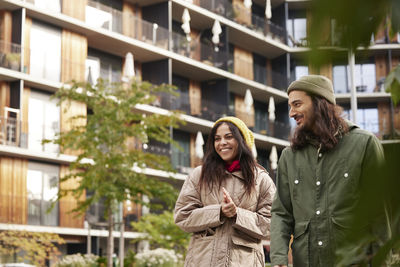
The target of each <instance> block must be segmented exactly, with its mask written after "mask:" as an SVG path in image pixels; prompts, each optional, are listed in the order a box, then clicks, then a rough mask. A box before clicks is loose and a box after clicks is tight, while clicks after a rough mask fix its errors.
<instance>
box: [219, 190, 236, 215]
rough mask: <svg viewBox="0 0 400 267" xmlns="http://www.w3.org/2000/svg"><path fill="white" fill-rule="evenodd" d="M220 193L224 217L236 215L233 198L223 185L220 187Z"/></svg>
mask: <svg viewBox="0 0 400 267" xmlns="http://www.w3.org/2000/svg"><path fill="white" fill-rule="evenodd" d="M222 193H223V194H224V201H223V202H222V204H221V210H222V213H223V214H224V215H225V216H226V217H228V218H232V217H234V216H236V205H235V203H233V200H232V198H231V196H230V195H229V192H228V191H226V189H225V188H224V187H222Z"/></svg>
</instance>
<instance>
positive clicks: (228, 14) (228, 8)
mask: <svg viewBox="0 0 400 267" xmlns="http://www.w3.org/2000/svg"><path fill="white" fill-rule="evenodd" d="M199 5H200V7H202V8H204V9H207V10H210V11H212V12H214V13H216V14H219V15H221V16H223V17H225V18H227V19H230V20H232V21H235V22H237V23H239V24H241V25H243V26H245V27H247V28H249V29H251V30H254V31H256V32H258V33H260V34H262V35H265V36H270V37H272V38H277V39H279V40H280V41H281V42H282V43H286V30H285V29H284V28H283V27H280V26H278V25H276V24H274V23H272V22H270V21H268V20H266V19H265V18H262V17H259V16H257V15H255V14H252V12H251V9H247V8H245V7H243V6H241V5H236V4H233V5H232V3H231V1H228V0H200V1H199Z"/></svg>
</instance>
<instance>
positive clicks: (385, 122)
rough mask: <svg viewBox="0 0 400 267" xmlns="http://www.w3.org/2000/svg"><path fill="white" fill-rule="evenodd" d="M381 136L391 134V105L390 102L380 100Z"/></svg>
mask: <svg viewBox="0 0 400 267" xmlns="http://www.w3.org/2000/svg"><path fill="white" fill-rule="evenodd" d="M378 117H379V135H380V136H378V137H379V138H382V137H383V136H384V135H388V134H390V131H391V130H390V128H391V126H390V124H391V123H390V105H389V103H388V102H378Z"/></svg>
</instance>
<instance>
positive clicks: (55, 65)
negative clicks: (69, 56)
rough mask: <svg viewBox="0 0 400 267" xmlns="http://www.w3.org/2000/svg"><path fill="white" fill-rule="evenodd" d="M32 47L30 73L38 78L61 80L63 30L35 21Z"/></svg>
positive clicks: (32, 30) (31, 38)
mask: <svg viewBox="0 0 400 267" xmlns="http://www.w3.org/2000/svg"><path fill="white" fill-rule="evenodd" d="M43 40H46V41H45V42H44V41H43ZM30 49H31V50H30V61H29V62H30V74H31V75H32V76H34V77H37V78H43V79H48V80H52V81H57V82H58V81H60V76H61V30H60V29H58V28H55V27H52V26H49V25H46V24H43V23H39V22H37V21H34V22H33V23H32V27H31V37H30Z"/></svg>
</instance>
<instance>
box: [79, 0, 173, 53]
mask: <svg viewBox="0 0 400 267" xmlns="http://www.w3.org/2000/svg"><path fill="white" fill-rule="evenodd" d="M99 18H101V19H99ZM86 23H87V24H88V25H89V26H92V27H94V28H103V29H106V30H109V31H112V32H116V33H119V34H123V35H125V36H129V37H131V38H134V39H137V40H140V41H143V42H146V43H148V44H152V45H155V46H157V47H160V48H164V49H168V48H169V31H168V29H166V28H163V27H160V26H159V25H157V24H155V23H150V22H147V21H145V20H142V19H140V18H138V17H135V16H132V15H130V14H127V13H123V12H122V11H119V10H116V9H113V8H111V7H108V6H106V5H103V4H100V3H99V2H95V1H91V0H89V1H88V2H87V5H86Z"/></svg>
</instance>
